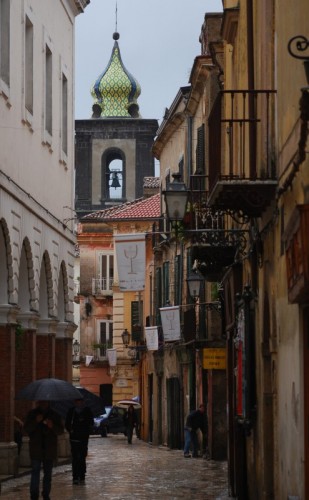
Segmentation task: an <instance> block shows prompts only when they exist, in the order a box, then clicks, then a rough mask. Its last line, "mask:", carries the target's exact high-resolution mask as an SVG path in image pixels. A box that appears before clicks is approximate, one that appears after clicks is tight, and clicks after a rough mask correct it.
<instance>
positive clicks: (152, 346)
mask: <svg viewBox="0 0 309 500" xmlns="http://www.w3.org/2000/svg"><path fill="white" fill-rule="evenodd" d="M145 337H146V345H147V349H148V351H157V350H158V348H159V338H158V327H157V326H146V327H145Z"/></svg>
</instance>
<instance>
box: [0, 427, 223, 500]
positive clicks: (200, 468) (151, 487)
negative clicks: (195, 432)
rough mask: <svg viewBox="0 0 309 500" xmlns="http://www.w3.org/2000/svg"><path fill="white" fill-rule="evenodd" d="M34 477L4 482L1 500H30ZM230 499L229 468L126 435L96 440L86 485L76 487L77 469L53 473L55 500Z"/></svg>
mask: <svg viewBox="0 0 309 500" xmlns="http://www.w3.org/2000/svg"><path fill="white" fill-rule="evenodd" d="M29 479H30V478H29V475H26V476H22V477H19V478H16V479H10V480H9V481H5V482H3V483H2V489H1V499H2V498H3V499H7V500H9V499H11V500H23V499H28V498H29ZM98 498H106V499H107V498H108V499H110V500H122V499H126V500H128V499H134V500H135V499H136V500H154V499H160V500H161V499H162V500H167V499H169V500H173V499H175V500H178V499H192V500H193V499H194V500H227V499H228V489H227V464H226V462H216V461H213V460H209V461H207V460H205V459H203V458H198V459H194V458H184V456H183V452H182V451H181V450H169V449H168V448H165V447H156V446H152V445H149V444H147V443H145V442H143V441H140V440H138V439H137V438H136V437H135V436H134V437H133V444H132V445H129V444H128V443H127V441H126V438H125V437H124V436H123V435H117V436H108V437H107V438H101V437H91V438H90V441H89V453H88V457H87V477H86V484H85V485H74V486H73V485H72V476H71V466H70V465H62V466H59V467H55V468H54V471H53V482H52V491H51V499H52V500H90V499H91V500H96V499H98Z"/></svg>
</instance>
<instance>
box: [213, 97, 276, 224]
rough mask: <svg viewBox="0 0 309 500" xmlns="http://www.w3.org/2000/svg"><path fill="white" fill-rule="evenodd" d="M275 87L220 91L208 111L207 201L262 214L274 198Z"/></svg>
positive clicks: (252, 214)
mask: <svg viewBox="0 0 309 500" xmlns="http://www.w3.org/2000/svg"><path fill="white" fill-rule="evenodd" d="M274 99H275V91H271V90H259V91H250V90H229V91H221V92H220V93H219V94H218V96H217V99H216V101H215V103H214V106H213V108H212V110H211V113H210V116H209V122H208V123H209V186H208V190H209V196H208V205H209V206H212V207H214V208H215V209H216V210H222V211H225V212H227V213H234V214H235V213H239V214H243V215H244V216H245V217H260V216H261V215H262V213H263V212H264V211H265V210H266V208H267V207H268V206H269V205H270V203H271V202H272V200H273V199H274V198H275V193H276V189H277V185H278V182H277V179H276V171H275V166H274V162H273V161H274V160H273V156H272V153H273V150H274V147H273V137H274V130H273V128H272V124H273V119H272V118H273V117H272V113H273V112H274V111H273V110H274Z"/></svg>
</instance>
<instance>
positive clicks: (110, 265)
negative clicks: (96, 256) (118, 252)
mask: <svg viewBox="0 0 309 500" xmlns="http://www.w3.org/2000/svg"><path fill="white" fill-rule="evenodd" d="M99 280H100V290H101V291H111V290H112V288H113V282H114V255H108V254H107V255H104V254H101V255H100V276H99Z"/></svg>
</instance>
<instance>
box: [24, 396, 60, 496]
mask: <svg viewBox="0 0 309 500" xmlns="http://www.w3.org/2000/svg"><path fill="white" fill-rule="evenodd" d="M24 431H25V432H26V433H27V434H28V435H29V454H30V459H31V479H30V498H31V500H38V499H39V496H40V472H41V467H42V466H43V473H44V475H43V490H42V496H43V499H44V500H50V497H49V495H50V491H51V483H52V470H53V465H54V461H55V460H56V459H57V442H58V436H59V435H60V434H62V433H63V432H64V427H63V422H62V419H61V417H60V415H58V413H56V412H55V411H54V410H52V409H51V408H50V406H49V402H48V401H38V402H37V403H36V408H34V409H33V410H30V412H29V413H28V415H27V417H26V420H25V423H24Z"/></svg>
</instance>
